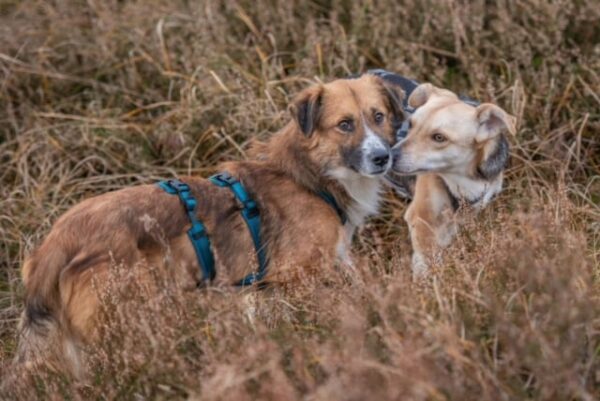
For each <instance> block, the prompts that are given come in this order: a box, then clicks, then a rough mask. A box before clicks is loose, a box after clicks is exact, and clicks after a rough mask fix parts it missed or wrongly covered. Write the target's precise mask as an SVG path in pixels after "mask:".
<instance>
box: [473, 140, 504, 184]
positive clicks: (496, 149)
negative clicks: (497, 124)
mask: <svg viewBox="0 0 600 401" xmlns="http://www.w3.org/2000/svg"><path fill="white" fill-rule="evenodd" d="M509 151H510V147H509V145H508V140H507V139H506V136H505V135H504V134H500V135H499V136H497V137H496V138H495V139H494V140H491V141H488V143H486V144H485V146H484V147H483V149H481V156H480V160H481V161H480V162H479V164H478V165H477V173H478V174H479V176H481V177H482V178H484V179H486V180H489V179H492V178H494V177H496V176H497V175H498V174H500V173H501V172H502V171H504V169H505V168H506V166H507V165H508V159H509V156H510V155H509Z"/></svg>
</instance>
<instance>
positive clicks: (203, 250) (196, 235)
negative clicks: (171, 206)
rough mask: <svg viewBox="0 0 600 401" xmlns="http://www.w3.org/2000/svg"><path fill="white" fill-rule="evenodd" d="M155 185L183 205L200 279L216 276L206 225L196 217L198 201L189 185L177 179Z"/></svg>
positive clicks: (205, 279) (210, 278)
mask: <svg viewBox="0 0 600 401" xmlns="http://www.w3.org/2000/svg"><path fill="white" fill-rule="evenodd" d="M157 185H158V186H159V187H160V188H162V189H163V190H164V191H165V192H167V193H168V194H171V195H177V196H179V200H180V201H181V203H182V204H183V206H184V207H185V211H186V214H187V216H188V219H189V220H190V223H191V224H192V227H191V228H190V229H189V230H188V232H187V234H188V237H189V238H190V241H191V242H192V245H193V246H194V251H195V252H196V257H197V258H198V263H199V264H200V269H201V270H202V281H205V282H206V281H210V280H213V279H214V278H215V276H216V271H215V259H214V256H213V253H212V249H211V246H210V239H209V238H208V234H207V233H206V227H205V226H204V224H202V222H201V221H200V220H198V218H196V206H197V205H198V202H197V201H196V198H194V196H193V195H192V191H191V190H190V186H189V185H188V184H186V183H184V182H181V181H179V180H168V181H161V182H159V183H158V184H157Z"/></svg>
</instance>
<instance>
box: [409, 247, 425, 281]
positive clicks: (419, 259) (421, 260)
mask: <svg viewBox="0 0 600 401" xmlns="http://www.w3.org/2000/svg"><path fill="white" fill-rule="evenodd" d="M412 273H413V279H414V280H415V281H417V280H420V279H423V278H425V277H427V274H428V273H429V264H428V263H427V259H426V258H425V256H424V255H423V254H420V253H416V252H415V253H413V256H412Z"/></svg>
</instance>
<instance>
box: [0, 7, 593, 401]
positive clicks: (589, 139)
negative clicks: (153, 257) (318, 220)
mask: <svg viewBox="0 0 600 401" xmlns="http://www.w3.org/2000/svg"><path fill="white" fill-rule="evenodd" d="M599 38H600V8H599V7H598V3H597V1H594V0H581V1H577V2H568V1H561V2H554V3H552V4H550V3H549V2H546V1H541V0H540V1H534V0H531V1H524V0H505V1H498V2H497V3H493V4H492V2H484V1H483V0H480V1H473V2H457V1H452V0H448V1H434V0H428V1H416V0H408V1H403V2H394V1H391V0H389V1H368V0H364V1H344V0H338V1H321V0H318V1H317V0H312V1H305V2H288V1H276V0H254V1H200V2H185V1H182V2H175V1H167V0H164V1H160V0H152V1H144V2H136V1H131V2H120V1H91V0H90V1H87V2H82V1H53V2H48V1H43V0H24V1H16V0H8V1H7V0H4V1H0V163H1V169H0V267H1V270H0V361H1V362H2V364H1V366H2V374H3V376H4V377H6V378H10V377H12V378H13V379H15V378H16V382H17V385H15V386H11V387H10V388H8V389H5V391H6V393H5V394H4V396H5V397H6V398H9V399H22V400H30V399H35V398H54V399H61V398H68V399H98V400H101V399H181V398H189V399H203V400H204V399H206V400H209V399H215V400H221V399H222V400H225V399H236V400H237V399H256V398H260V399H308V400H331V399H348V400H359V399H377V400H384V399H402V400H513V399H531V400H593V399H597V398H598V397H600V362H599V361H598V359H599V357H600V355H599V353H600V341H599V340H600V297H599V289H600V287H599V280H600V267H599V266H600V225H599V223H598V222H599V221H600V180H599V179H598V176H599V174H600V97H599V93H600V76H599V71H600V39H599ZM371 67H385V68H387V69H390V70H393V71H397V72H399V73H402V74H404V75H408V76H412V77H415V78H417V79H419V80H428V81H431V82H433V83H434V84H437V85H440V86H445V87H448V88H450V89H453V90H455V91H457V92H461V93H468V94H469V95H471V96H472V97H476V98H479V99H481V100H489V101H494V102H497V103H499V104H501V105H502V106H503V107H505V108H506V109H507V110H509V111H510V112H512V113H513V114H515V115H517V116H518V117H519V124H520V130H519V134H518V137H517V138H516V140H515V141H514V143H513V160H512V166H511V168H510V170H509V173H508V178H507V188H506V190H505V191H504V193H503V194H502V195H501V197H500V198H499V199H498V200H497V201H496V202H495V203H494V204H493V206H492V207H490V209H489V210H487V211H485V212H484V213H483V214H482V215H480V216H478V217H477V218H476V219H475V220H473V221H472V222H470V223H469V224H468V225H467V227H465V229H464V230H463V232H462V233H461V235H460V238H459V239H458V240H457V241H456V243H455V244H454V245H453V246H452V247H451V248H450V249H449V250H448V251H447V254H446V259H445V262H444V265H443V266H438V269H437V271H436V273H435V274H434V276H433V278H432V280H431V281H430V282H427V283H424V284H419V285H417V284H413V283H412V282H411V279H410V276H409V274H408V271H409V253H410V244H409V242H408V239H407V233H406V229H405V227H404V224H403V221H402V218H401V216H402V213H403V209H404V207H405V205H404V204H403V203H402V202H401V201H400V200H398V199H396V198H394V197H393V196H390V197H389V202H388V203H387V205H386V207H385V210H384V212H383V213H382V215H381V216H380V217H378V218H376V219H374V220H373V221H372V222H371V223H369V224H368V225H367V227H366V228H365V229H364V230H363V232H362V233H361V234H360V235H359V238H358V239H357V241H356V251H357V253H358V254H359V255H361V257H362V261H361V263H360V266H361V269H360V271H359V273H357V274H356V275H350V276H348V275H347V274H346V272H337V271H333V272H331V271H330V270H331V269H326V270H327V273H325V272H324V273H323V275H322V276H320V277H315V278H314V279H313V280H308V281H306V282H303V283H300V284H298V285H296V286H294V287H292V288H277V289H270V290H267V291H263V292H260V293H257V294H237V293H235V292H233V291H231V290H229V289H219V290H217V289H215V290H211V291H205V292H198V293H187V294H182V293H181V292H180V291H178V289H177V288H176V287H175V286H174V284H172V283H171V281H169V280H168V275H165V274H164V272H157V282H156V283H157V284H158V285H159V286H160V287H161V291H160V296H158V297H157V296H155V295H150V294H152V293H153V292H152V291H149V290H148V289H147V288H141V287H140V286H139V285H136V281H135V279H132V280H129V281H128V286H127V288H123V287H122V286H115V287H114V291H113V292H111V293H110V294H107V295H106V296H104V304H105V312H106V316H105V321H106V324H105V334H104V341H103V342H102V345H101V346H100V347H99V348H98V349H92V350H90V355H91V357H90V361H89V363H90V367H91V371H92V372H93V373H92V375H91V376H92V377H91V380H90V383H91V384H90V385H78V384H76V383H72V382H70V381H69V380H68V379H67V378H64V377H60V376H56V375H52V374H51V373H48V372H39V373H37V374H36V375H35V376H34V377H33V378H30V380H32V382H29V381H27V380H26V379H25V378H23V377H21V376H19V373H18V372H16V371H15V370H14V368H13V367H12V366H11V365H10V363H9V361H10V359H11V357H12V355H13V353H14V349H15V339H16V321H17V317H18V315H19V313H20V310H21V308H22V285H21V283H20V281H19V276H18V270H19V267H20V264H21V262H22V261H23V258H24V256H25V255H26V254H27V253H28V252H29V251H30V250H31V249H32V247H33V246H34V245H35V244H36V243H38V242H39V240H40V238H41V237H43V236H44V234H45V233H46V232H47V231H48V229H49V228H50V225H51V223H52V222H53V221H54V220H55V219H56V218H57V216H58V215H60V214H61V213H63V212H64V211H65V210H66V209H67V208H69V207H70V206H71V205H73V204H74V203H76V202H78V201H80V200H81V199H83V198H85V197H88V196H91V195H93V194H97V193H102V192H105V191H108V190H113V189H117V188H121V187H124V186H129V185H133V184H136V183H140V182H152V181H154V180H156V179H157V178H162V177H168V176H172V175H174V174H179V173H193V174H200V175H207V174H209V173H210V172H212V171H213V170H212V169H213V168H214V166H215V165H216V163H218V162H219V161H223V160H231V159H241V158H244V157H245V154H244V149H246V145H247V143H248V141H250V140H251V139H253V138H255V137H261V138H264V137H267V136H268V135H269V134H270V133H272V132H274V131H275V130H276V129H277V128H278V127H280V126H282V124H283V123H284V122H285V120H286V119H287V114H286V112H285V106H286V103H287V102H288V100H289V98H290V96H291V95H293V94H294V93H295V92H296V91H297V90H298V89H299V88H302V87H304V86H305V85H306V84H307V83H309V82H310V81H313V80H315V79H317V80H318V79H320V80H328V79H331V78H334V77H344V76H346V75H348V74H350V73H354V72H357V71H363V70H365V69H366V68H371ZM324 270H325V269H324ZM118 272H119V269H118V268H115V274H118ZM115 281H116V280H115ZM120 281H121V282H122V281H123V280H120ZM131 294H135V295H134V296H132V295H131ZM252 311H253V312H252ZM251 312H252V313H251ZM31 383H33V385H31Z"/></svg>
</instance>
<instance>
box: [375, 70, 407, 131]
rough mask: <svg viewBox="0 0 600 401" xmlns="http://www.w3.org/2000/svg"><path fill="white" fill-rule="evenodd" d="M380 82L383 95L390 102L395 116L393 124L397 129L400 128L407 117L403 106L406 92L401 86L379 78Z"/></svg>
mask: <svg viewBox="0 0 600 401" xmlns="http://www.w3.org/2000/svg"><path fill="white" fill-rule="evenodd" d="M379 81H380V82H381V87H382V92H383V95H384V96H385V98H386V99H387V101H388V104H389V107H390V111H391V112H392V114H393V115H394V119H393V122H392V124H393V125H394V126H395V127H396V128H399V127H400V124H402V121H403V120H404V117H405V116H404V106H403V101H404V96H405V94H404V91H403V90H402V88H401V87H400V86H398V85H394V84H392V83H390V82H388V81H385V80H384V79H381V78H379Z"/></svg>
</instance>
